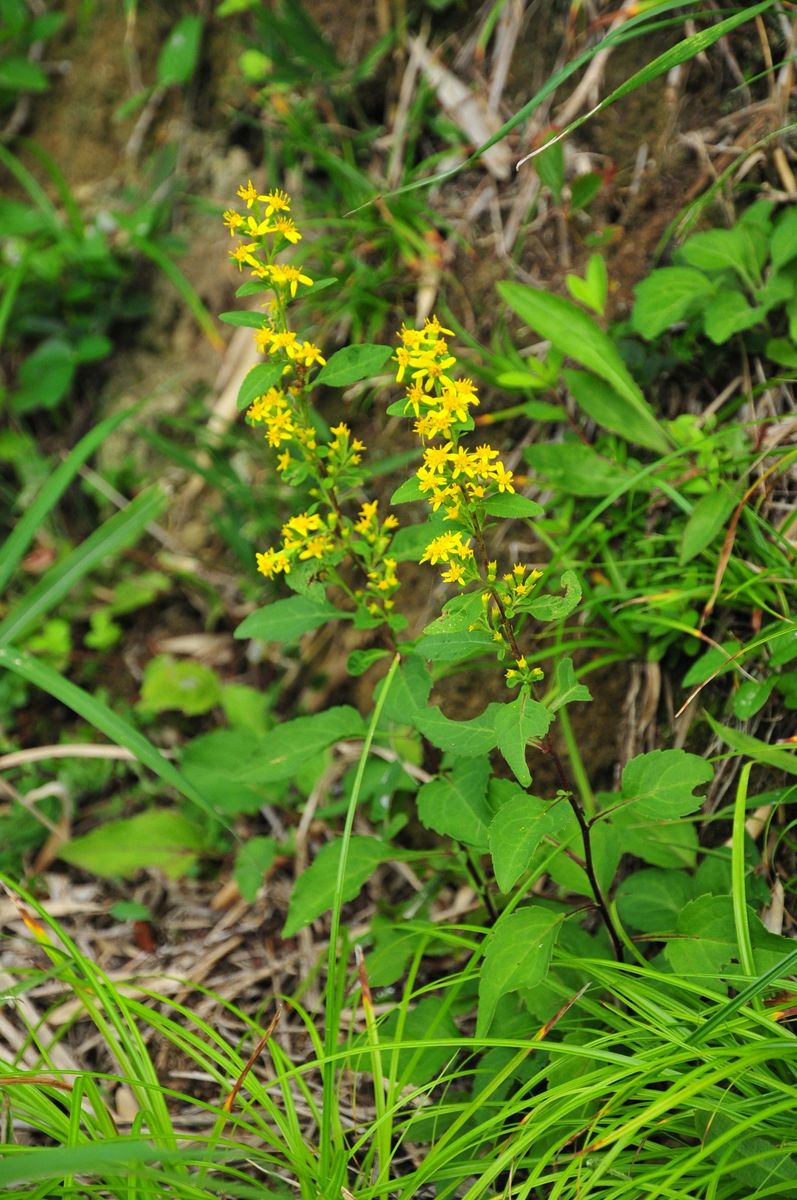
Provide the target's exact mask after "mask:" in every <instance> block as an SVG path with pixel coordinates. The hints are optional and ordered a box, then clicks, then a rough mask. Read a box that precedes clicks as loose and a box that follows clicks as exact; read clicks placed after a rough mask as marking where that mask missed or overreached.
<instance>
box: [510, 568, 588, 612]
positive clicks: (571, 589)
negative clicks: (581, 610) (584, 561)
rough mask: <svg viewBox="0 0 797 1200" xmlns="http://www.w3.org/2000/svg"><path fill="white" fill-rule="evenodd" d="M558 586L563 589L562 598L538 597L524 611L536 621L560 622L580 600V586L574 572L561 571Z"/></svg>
mask: <svg viewBox="0 0 797 1200" xmlns="http://www.w3.org/2000/svg"><path fill="white" fill-rule="evenodd" d="M559 586H560V587H563V588H564V589H565V594H564V596H538V597H537V598H536V599H534V600H532V601H531V603H530V604H528V605H526V606H524V611H526V612H530V613H531V615H532V616H533V617H536V618H537V620H538V621H560V620H561V619H562V617H567V616H569V615H570V613H571V612H572V611H573V609H574V608H575V607H576V606H577V605H578V602H579V600H580V599H581V584H580V583H579V579H578V576H577V575H576V573H575V571H569V570H568V571H563V572H562V578H561V579H560V580H559Z"/></svg>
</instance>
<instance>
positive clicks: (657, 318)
mask: <svg viewBox="0 0 797 1200" xmlns="http://www.w3.org/2000/svg"><path fill="white" fill-rule="evenodd" d="M714 289H715V284H714V283H712V281H711V280H710V279H708V278H707V277H706V276H705V275H704V274H703V272H702V271H695V270H693V269H692V268H691V267H662V268H661V269H660V270H658V271H651V273H650V275H648V276H647V277H646V278H645V279H643V280H642V281H641V282H640V283H638V284H637V286H636V288H635V289H634V296H635V300H634V307H633V310H632V312H631V328H632V329H633V330H634V331H635V332H636V333H638V334H639V335H640V337H643V338H645V339H646V341H649V342H650V341H653V340H654V338H657V337H659V336H660V335H661V334H662V333H664V330H665V329H669V328H670V326H672V325H675V324H677V323H678V321H683V320H684V319H685V318H686V317H688V316H690V315H691V314H692V313H694V312H697V311H698V310H699V309H700V307H701V306H702V304H703V303H704V301H705V300H706V299H707V298H708V297H709V296H712V295H713V294H714Z"/></svg>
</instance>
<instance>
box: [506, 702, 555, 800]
mask: <svg viewBox="0 0 797 1200" xmlns="http://www.w3.org/2000/svg"><path fill="white" fill-rule="evenodd" d="M550 723H551V714H550V712H549V711H548V709H547V708H546V707H545V705H543V704H540V703H539V701H538V700H532V699H531V697H530V696H528V695H527V694H526V693H524V692H521V694H520V695H519V696H518V698H517V700H513V701H512V702H511V703H510V704H504V705H502V706H501V711H500V712H499V713H498V714H497V716H496V719H495V732H496V738H497V742H498V749H499V750H500V751H501V753H502V754H503V756H504V758H505V759H506V761H507V763H508V764H509V766H510V767H511V768H512V771H513V772H514V774H515V777H516V779H517V780H518V782H519V783H521V784H522V785H523V787H528V786H529V784H530V783H531V772H530V771H529V768H528V764H527V762H526V746H527V745H528V743H529V741H530V740H531V739H532V738H541V737H544V736H545V734H546V733H547V732H548V726H549V725H550Z"/></svg>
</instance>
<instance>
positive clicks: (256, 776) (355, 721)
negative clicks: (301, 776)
mask: <svg viewBox="0 0 797 1200" xmlns="http://www.w3.org/2000/svg"><path fill="white" fill-rule="evenodd" d="M363 734H364V725H363V719H362V717H361V716H360V714H359V713H358V712H357V710H356V709H355V708H351V707H349V705H347V704H342V705H340V706H339V707H337V708H328V709H325V711H324V712H320V713H315V714H314V715H313V716H312V717H296V718H295V720H293V721H285V722H284V723H283V724H282V725H278V726H277V728H276V729H272V730H270V731H269V732H268V733H267V734H266V735H265V736H264V737H262V738H260V739H259V741H258V743H257V757H256V758H255V760H254V761H250V762H248V763H244V764H242V766H241V768H240V770H239V771H237V772H236V773H235V774H234V775H233V776H232V778H233V779H237V780H240V782H241V783H273V782H275V781H277V780H279V779H290V778H291V777H292V776H293V775H294V774H295V773H296V772H297V771H298V770H299V769H300V768H301V767H303V766H304V764H305V763H306V762H307V760H308V759H309V758H312V757H313V755H315V754H319V753H320V752H321V751H322V750H326V748H327V747H328V746H331V745H333V744H334V743H335V742H340V741H343V740H344V739H346V738H361V737H362V736H363Z"/></svg>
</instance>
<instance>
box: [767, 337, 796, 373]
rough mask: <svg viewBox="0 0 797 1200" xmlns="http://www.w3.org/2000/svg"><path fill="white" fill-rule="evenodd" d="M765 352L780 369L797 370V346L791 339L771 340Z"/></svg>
mask: <svg viewBox="0 0 797 1200" xmlns="http://www.w3.org/2000/svg"><path fill="white" fill-rule="evenodd" d="M764 351H765V353H766V355H767V357H768V358H771V359H772V361H773V362H776V363H777V364H778V366H779V367H788V369H789V370H790V371H794V370H797V345H795V344H794V342H793V341H791V340H790V339H789V338H769V339H768V341H767V344H766V346H765V347H764Z"/></svg>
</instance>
